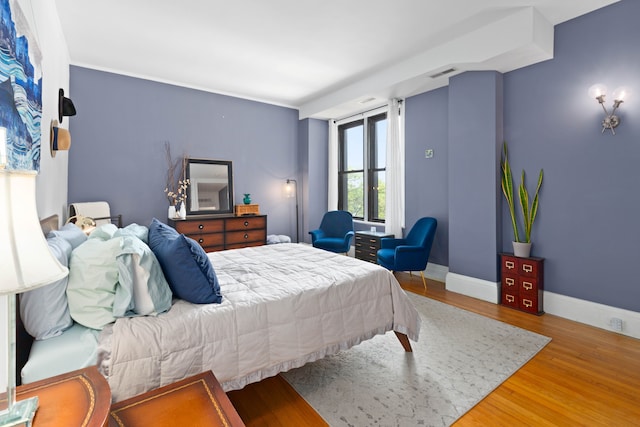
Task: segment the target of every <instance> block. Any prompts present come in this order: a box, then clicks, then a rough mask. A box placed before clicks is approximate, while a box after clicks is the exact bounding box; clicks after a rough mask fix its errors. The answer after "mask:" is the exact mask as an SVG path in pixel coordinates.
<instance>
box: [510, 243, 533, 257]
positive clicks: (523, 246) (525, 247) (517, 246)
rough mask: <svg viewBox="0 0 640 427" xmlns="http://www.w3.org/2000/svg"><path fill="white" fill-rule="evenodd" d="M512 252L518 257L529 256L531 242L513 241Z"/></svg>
mask: <svg viewBox="0 0 640 427" xmlns="http://www.w3.org/2000/svg"><path fill="white" fill-rule="evenodd" d="M513 254H514V255H515V256H517V257H520V258H529V255H531V243H523V242H513Z"/></svg>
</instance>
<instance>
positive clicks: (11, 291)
mask: <svg viewBox="0 0 640 427" xmlns="http://www.w3.org/2000/svg"><path fill="white" fill-rule="evenodd" d="M0 136H1V135H0ZM4 144H5V141H0V146H1V145H4ZM5 147H6V145H5ZM0 151H1V150H0ZM3 161H4V162H6V155H5V156H4V157H3V156H2V153H1V152H0V295H6V296H7V306H8V307H7V313H8V323H7V324H8V331H7V347H6V348H7V350H8V354H7V359H8V362H9V363H8V372H7V407H6V409H3V410H0V426H2V427H4V426H15V425H21V424H27V425H31V424H30V420H31V418H32V417H33V416H34V415H35V411H36V409H37V407H38V398H37V397H32V398H30V399H26V400H22V401H20V402H16V297H17V296H16V294H19V293H21V292H26V291H29V290H31V289H34V288H37V287H40V286H44V285H47V284H49V283H52V282H55V281H57V280H60V279H62V278H64V277H65V276H66V275H67V274H68V273H69V271H68V270H67V268H66V267H64V266H63V265H61V264H60V263H59V262H58V261H57V260H56V259H55V257H53V256H52V255H51V252H50V251H49V246H48V244H47V241H46V239H45V237H44V234H43V233H42V229H41V228H40V221H39V219H38V212H37V209H36V175H37V172H36V171H30V170H8V169H7V168H6V163H3Z"/></svg>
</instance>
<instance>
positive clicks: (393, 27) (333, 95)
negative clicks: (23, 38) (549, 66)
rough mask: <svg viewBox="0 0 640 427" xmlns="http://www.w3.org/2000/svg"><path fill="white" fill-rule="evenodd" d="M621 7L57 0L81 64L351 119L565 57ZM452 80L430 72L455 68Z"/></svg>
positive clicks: (517, 0) (526, 0)
mask: <svg viewBox="0 0 640 427" xmlns="http://www.w3.org/2000/svg"><path fill="white" fill-rule="evenodd" d="M616 1H618V0H323V1H322V2H320V1H315V2H311V1H302V0H224V1H223V0H180V1H176V0H91V1H89V0H84V1H81V0H56V5H57V8H58V14H59V16H60V21H61V23H62V29H63V32H64V35H65V38H66V40H67V44H68V46H69V55H70V59H71V63H72V64H73V65H78V66H82V67H88V68H93V69H98V70H104V71H110V72H115V73H119V74H125V75H129V76H135V77H141V78H145V79H150V80H155V81H160V82H166V83H171V84H176V85H180V86H186V87H191V88H196V89H201V90H205V91H210V92H215V93H221V94H227V95H232V96H237V97H241V98H247V99H252V100H256V101H262V102H267V103H271V104H276V105H282V106H287V107H293V108H296V109H298V110H299V111H300V117H301V118H306V117H316V118H340V117H344V116H347V115H349V114H352V113H355V112H358V111H363V110H367V109H370V108H373V107H376V106H378V105H381V104H383V103H384V102H385V100H386V99H388V98H389V97H400V98H402V97H406V96H410V95H415V94H418V93H422V92H425V91H428V90H432V89H435V88H438V87H441V86H444V85H446V84H447V83H448V77H449V76H451V75H455V74H457V73H460V72H462V71H467V70H487V69H491V70H497V71H500V72H507V71H511V70H514V69H517V68H520V67H523V66H526V65H530V64H533V63H536V62H539V61H543V60H547V59H550V58H552V57H553V26H554V25H556V24H558V23H561V22H564V21H566V20H569V19H572V18H574V17H576V16H580V15H582V14H584V13H587V12H590V11H592V10H595V9H598V8H600V7H603V6H606V5H608V4H611V3H615V2H616ZM450 68H455V70H456V71H454V72H452V73H451V74H449V75H448V76H444V77H439V78H432V77H430V75H432V74H434V73H437V72H439V71H443V70H446V69H450Z"/></svg>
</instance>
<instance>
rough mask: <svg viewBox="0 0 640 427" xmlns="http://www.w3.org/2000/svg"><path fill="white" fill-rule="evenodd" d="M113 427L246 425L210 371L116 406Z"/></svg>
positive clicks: (111, 423) (112, 407) (237, 426)
mask: <svg viewBox="0 0 640 427" xmlns="http://www.w3.org/2000/svg"><path fill="white" fill-rule="evenodd" d="M109 426H114V427H115V426H117V427H135V426H145V427H146V426H154V427H163V426H167V427H168V426H171V427H173V426H189V427H197V426H203V427H205V426H206V427H211V426H227V427H231V426H233V427H241V426H244V422H242V419H240V416H239V415H238V413H237V412H236V410H235V408H234V407H233V405H232V404H231V401H230V400H229V398H228V397H227V395H226V393H225V392H224V390H222V387H220V383H218V380H217V379H216V377H215V376H214V375H213V372H211V371H207V372H203V373H201V374H198V375H195V376H193V377H190V378H187V379H184V380H182V381H178V382H176V383H173V384H169V385H167V386H164V387H160V388H158V389H156V390H152V391H149V392H147V393H144V394H140V395H138V396H135V397H132V398H130V399H127V400H123V401H121V402H118V403H115V404H113V405H112V406H111V411H110V413H109Z"/></svg>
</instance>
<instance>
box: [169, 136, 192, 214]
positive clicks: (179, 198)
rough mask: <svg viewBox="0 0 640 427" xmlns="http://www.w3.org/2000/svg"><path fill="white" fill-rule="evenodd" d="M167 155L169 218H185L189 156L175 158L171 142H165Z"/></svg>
mask: <svg viewBox="0 0 640 427" xmlns="http://www.w3.org/2000/svg"><path fill="white" fill-rule="evenodd" d="M164 152H165V157H166V159H167V183H166V184H167V185H166V187H165V188H164V192H165V194H166V196H167V200H169V214H168V216H169V218H171V219H174V218H184V217H185V216H186V212H185V210H186V207H185V203H186V202H187V189H188V188H189V180H188V179H187V176H186V173H187V171H186V164H187V157H186V156H182V157H180V158H178V159H175V160H174V159H173V156H172V155H171V144H170V143H169V142H165V144H164Z"/></svg>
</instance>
